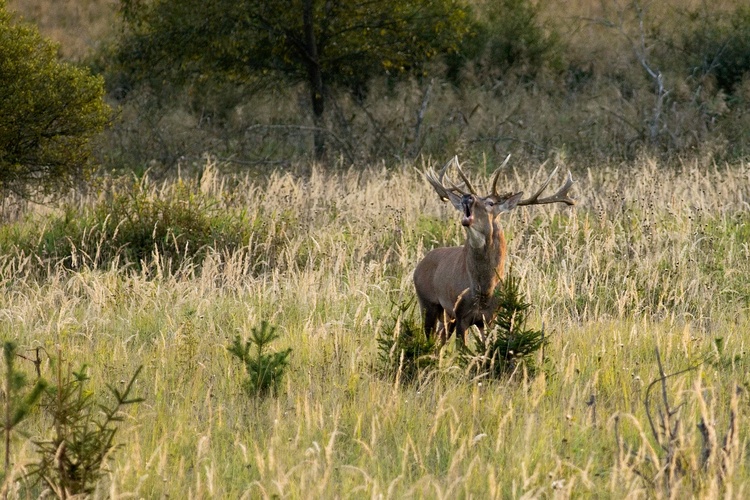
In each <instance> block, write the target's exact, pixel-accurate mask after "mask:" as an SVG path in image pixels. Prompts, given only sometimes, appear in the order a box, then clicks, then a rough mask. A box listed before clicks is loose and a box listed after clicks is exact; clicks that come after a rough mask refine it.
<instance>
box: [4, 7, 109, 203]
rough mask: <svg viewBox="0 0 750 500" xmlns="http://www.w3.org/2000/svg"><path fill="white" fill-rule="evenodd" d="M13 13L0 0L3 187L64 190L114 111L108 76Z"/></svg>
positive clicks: (83, 167) (82, 171)
mask: <svg viewBox="0 0 750 500" xmlns="http://www.w3.org/2000/svg"><path fill="white" fill-rule="evenodd" d="M14 21H15V20H14V19H13V17H12V16H11V14H10V13H9V12H8V11H7V9H6V7H5V0H0V191H5V192H14V193H16V194H18V195H20V196H23V197H30V196H33V195H34V194H51V193H54V192H61V191H62V189H63V188H65V187H66V186H70V185H71V184H72V183H74V182H77V181H78V180H80V179H82V178H83V177H84V176H85V175H86V174H87V173H88V170H89V169H90V167H91V162H90V159H91V148H90V147H89V143H90V140H91V138H92V137H93V136H94V135H95V134H97V133H98V132H100V131H101V130H102V129H103V128H104V126H105V125H106V124H107V122H108V120H109V116H110V110H109V107H108V106H107V105H106V104H105V103H104V101H103V95H104V81H103V79H102V78H101V77H95V76H92V75H91V74H90V73H89V72H88V71H87V70H84V69H81V68H78V67H75V66H73V65H70V64H65V63H62V62H60V61H59V60H58V57H57V47H56V45H55V44H53V43H52V42H50V41H48V40H46V39H44V38H43V37H42V36H41V35H40V34H39V32H38V31H37V29H36V28H35V27H33V26H29V25H24V24H21V23H16V22H14Z"/></svg>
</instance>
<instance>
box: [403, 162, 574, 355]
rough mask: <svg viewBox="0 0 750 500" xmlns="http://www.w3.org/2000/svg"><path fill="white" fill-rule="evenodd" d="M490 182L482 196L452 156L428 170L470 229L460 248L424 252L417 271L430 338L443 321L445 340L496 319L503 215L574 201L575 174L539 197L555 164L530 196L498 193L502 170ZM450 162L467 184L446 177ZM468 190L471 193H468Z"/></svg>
mask: <svg viewBox="0 0 750 500" xmlns="http://www.w3.org/2000/svg"><path fill="white" fill-rule="evenodd" d="M509 159H510V156H508V158H506V159H505V162H503V164H502V165H501V166H500V168H498V170H497V171H496V172H495V174H494V177H493V179H492V181H491V186H492V191H491V193H490V194H489V195H487V196H479V195H478V194H477V191H476V190H475V189H474V187H473V186H472V185H471V183H470V182H469V179H468V178H467V177H466V175H465V174H464V173H463V171H462V170H461V166H460V165H459V164H458V157H454V158H453V159H451V160H450V161H448V163H446V164H445V166H444V167H443V168H442V170H441V171H440V173H439V174H436V173H435V171H434V170H433V169H432V168H430V169H429V170H428V171H427V172H426V173H425V177H427V180H428V181H429V183H430V184H432V187H433V188H435V191H436V192H437V194H438V196H439V197H440V199H441V200H442V201H450V202H451V204H452V205H453V206H454V207H455V208H456V210H458V211H459V212H461V224H462V225H463V226H464V228H466V243H464V245H463V246H460V247H447V248H436V249H434V250H432V251H431V252H429V253H427V255H425V256H424V259H422V261H421V262H420V263H419V264H418V265H417V268H416V269H415V270H414V286H415V287H416V289H417V298H418V300H419V306H420V307H421V309H422V317H423V319H424V329H425V333H426V335H427V336H428V337H429V336H430V335H431V334H432V332H433V331H434V330H435V324H436V323H440V327H439V328H438V337H439V339H440V341H441V342H442V343H445V342H446V340H447V339H448V337H449V336H450V335H451V334H452V333H453V330H456V337H457V338H458V339H460V340H461V342H464V343H465V342H466V340H465V333H466V330H467V329H468V328H469V327H471V326H472V325H476V326H477V327H479V331H480V333H481V334H482V336H483V335H484V325H485V324H489V323H490V322H491V321H492V319H493V318H494V314H495V310H496V309H497V299H496V298H495V296H494V291H495V287H496V286H497V284H498V283H499V282H500V280H502V278H503V273H504V267H505V255H506V251H505V236H504V235H503V231H502V229H501V228H500V225H499V222H498V219H499V216H500V214H501V213H503V212H508V211H510V210H513V209H514V208H515V207H517V206H524V205H541V204H545V203H565V204H567V205H575V200H573V199H572V198H570V197H569V196H568V190H570V187H571V186H572V185H573V182H574V181H573V178H572V176H571V175H570V173H568V179H567V181H566V182H565V184H564V185H563V186H562V187H561V188H560V190H559V191H557V193H555V194H554V195H552V196H548V197H546V198H539V195H541V194H542V192H543V191H544V190H545V189H546V188H547V185H548V184H549V182H550V181H551V180H552V177H553V176H554V175H555V173H556V172H557V168H556V169H555V170H554V171H553V172H552V174H551V175H550V176H549V178H548V179H547V181H546V182H545V183H544V184H542V186H541V187H540V188H539V189H538V190H537V192H536V193H535V194H534V195H532V196H531V197H530V198H527V199H525V200H522V199H521V196H522V195H523V192H520V193H515V194H512V193H507V194H499V193H498V192H497V181H498V178H499V176H500V170H501V169H502V168H503V167H504V166H505V164H506V163H507V162H508V160H509ZM451 164H455V165H456V169H457V170H458V175H459V176H460V177H461V180H462V181H463V186H461V187H458V186H456V185H455V184H453V183H452V182H450V181H447V186H446V182H444V181H443V179H444V177H445V172H446V170H448V167H449V166H450V165H451ZM466 190H468V192H467V191H466Z"/></svg>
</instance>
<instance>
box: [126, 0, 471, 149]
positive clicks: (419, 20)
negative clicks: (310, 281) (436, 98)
mask: <svg viewBox="0 0 750 500" xmlns="http://www.w3.org/2000/svg"><path fill="white" fill-rule="evenodd" d="M122 12H123V14H124V19H125V21H126V29H127V33H126V35H125V36H123V37H122V38H121V40H120V43H119V45H118V48H117V51H116V58H117V60H118V61H119V63H120V67H121V71H122V72H123V73H124V75H125V80H127V82H128V85H138V84H143V83H146V84H148V85H150V86H152V87H153V88H155V89H157V90H158V89H159V88H161V87H163V86H164V84H167V83H168V84H169V85H173V84H174V83H175V82H178V83H179V84H188V83H194V82H196V81H200V80H205V79H220V80H228V81H232V82H237V83H242V84H247V83H254V82H257V81H268V80H269V79H278V78H281V79H284V80H286V81H292V82H303V83H304V84H305V85H306V86H307V88H308V90H309V96H310V105H311V106H310V107H311V110H312V117H313V122H314V128H315V131H316V132H315V134H314V139H315V141H314V142H315V152H316V156H317V157H321V156H322V155H323V154H324V153H325V131H324V124H323V115H324V112H325V107H326V106H325V101H326V93H327V91H328V89H329V88H330V87H332V86H342V87H345V88H348V89H350V90H351V91H353V92H354V93H355V94H356V93H361V92H364V91H365V90H366V85H367V82H368V81H369V79H370V78H372V77H373V76H374V75H377V74H389V75H397V74H402V73H407V72H409V73H413V72H419V71H421V70H422V69H423V67H424V65H425V64H426V63H427V62H428V61H430V60H431V59H433V58H435V57H436V56H438V55H440V54H447V53H450V52H453V51H456V50H457V49H458V46H459V44H460V42H461V40H462V38H463V36H464V35H466V34H467V33H468V32H469V31H470V30H471V29H472V25H471V21H470V16H469V15H468V13H467V7H465V6H464V5H463V4H461V3H459V2H458V1H456V0H406V1H403V2H392V1H390V0H279V1H274V2H257V1H254V0H216V1H214V2H202V1H200V0H153V1H151V2H146V1H144V0H122Z"/></svg>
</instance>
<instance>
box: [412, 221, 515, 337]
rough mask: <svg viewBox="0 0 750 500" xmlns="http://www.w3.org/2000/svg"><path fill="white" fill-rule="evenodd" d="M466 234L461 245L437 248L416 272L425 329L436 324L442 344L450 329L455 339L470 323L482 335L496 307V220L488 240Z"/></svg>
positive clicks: (500, 251) (501, 255)
mask: <svg viewBox="0 0 750 500" xmlns="http://www.w3.org/2000/svg"><path fill="white" fill-rule="evenodd" d="M467 233H468V234H469V236H467V241H466V243H465V244H464V245H463V246H460V247H445V248H436V249H434V250H432V251H431V252H429V253H428V254H427V255H425V257H424V259H422V261H421V262H420V263H419V265H417V268H416V269H415V270H414V285H415V288H416V290H417V299H418V300H419V305H420V307H421V309H422V312H423V315H424V321H425V323H424V325H425V331H426V332H427V333H428V334H430V333H432V331H434V329H435V324H436V323H437V322H440V323H441V324H442V325H443V326H442V327H441V328H440V330H439V335H440V337H441V340H442V341H443V342H444V341H445V340H446V339H447V336H448V335H450V334H451V333H452V332H453V330H454V329H455V330H456V336H457V337H458V338H459V339H463V338H464V335H465V332H466V330H467V329H468V328H469V327H471V326H472V325H476V326H477V327H479V328H480V331H481V330H482V329H483V327H484V325H485V323H488V322H489V321H490V320H491V319H492V317H493V316H494V311H495V309H497V300H496V299H495V297H494V291H495V287H496V286H497V284H498V283H499V282H500V280H501V279H502V277H503V273H504V269H505V254H506V251H505V235H504V234H503V232H502V231H501V230H500V227H499V226H498V225H497V223H496V222H495V221H492V231H491V232H490V234H488V235H487V236H486V237H485V235H484V234H482V233H479V232H478V231H476V230H474V229H472V228H470V227H469V228H467ZM472 243H474V244H475V245H476V246H472ZM479 243H481V244H479ZM446 324H447V325H448V329H447V331H446V329H445V325H446Z"/></svg>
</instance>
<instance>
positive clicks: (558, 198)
mask: <svg viewBox="0 0 750 500" xmlns="http://www.w3.org/2000/svg"><path fill="white" fill-rule="evenodd" d="M558 168H559V167H555V169H554V170H553V171H552V174H550V176H549V177H548V178H547V180H546V181H545V182H544V184H542V187H540V188H539V189H538V190H537V192H536V193H534V194H533V195H531V197H529V198H527V199H525V200H521V201H519V202H518V206H525V205H543V204H545V203H565V204H566V205H575V204H576V200H574V199H573V198H571V197H570V196H568V191H569V190H570V187H571V186H572V185H573V183H575V181H574V180H573V176H572V175H571V173H570V172H568V179H567V180H566V181H565V184H564V185H563V186H562V187H561V188H560V189H559V190H558V191H557V192H556V193H555V194H553V195H552V196H548V197H546V198H539V195H540V194H542V192H543V191H544V190H545V189H547V186H548V185H549V183H550V181H551V180H552V177H554V175H555V174H556V173H557V170H558Z"/></svg>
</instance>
